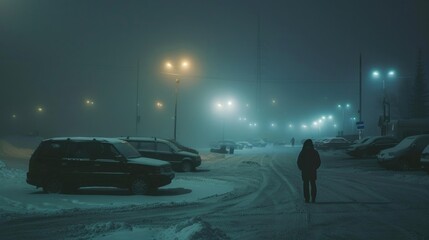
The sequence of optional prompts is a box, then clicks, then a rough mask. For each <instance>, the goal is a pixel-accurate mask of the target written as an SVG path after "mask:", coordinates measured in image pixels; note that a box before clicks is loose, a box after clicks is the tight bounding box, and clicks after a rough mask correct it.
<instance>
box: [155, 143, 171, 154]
mask: <svg viewBox="0 0 429 240" xmlns="http://www.w3.org/2000/svg"><path fill="white" fill-rule="evenodd" d="M156 150H157V151H158V152H171V148H170V146H169V145H168V144H166V143H162V142H159V143H158V145H157V149H156Z"/></svg>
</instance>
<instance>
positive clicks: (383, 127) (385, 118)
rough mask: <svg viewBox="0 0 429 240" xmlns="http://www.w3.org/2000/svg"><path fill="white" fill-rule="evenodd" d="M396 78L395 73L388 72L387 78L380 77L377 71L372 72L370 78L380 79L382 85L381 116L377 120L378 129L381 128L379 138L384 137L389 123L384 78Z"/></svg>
mask: <svg viewBox="0 0 429 240" xmlns="http://www.w3.org/2000/svg"><path fill="white" fill-rule="evenodd" d="M395 76H396V73H395V71H393V70H390V71H388V72H387V76H385V77H383V76H381V74H380V72H379V71H373V72H372V77H373V78H374V79H380V78H381V80H382V83H383V103H382V104H383V116H382V118H381V119H380V120H379V123H378V125H379V127H380V128H381V136H385V135H386V133H387V125H388V123H389V122H390V103H389V101H388V99H387V88H386V78H394V77H395Z"/></svg>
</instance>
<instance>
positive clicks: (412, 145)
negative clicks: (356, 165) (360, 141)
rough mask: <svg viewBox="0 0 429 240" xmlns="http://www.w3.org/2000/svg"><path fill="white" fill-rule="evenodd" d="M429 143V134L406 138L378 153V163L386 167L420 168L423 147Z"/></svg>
mask: <svg viewBox="0 0 429 240" xmlns="http://www.w3.org/2000/svg"><path fill="white" fill-rule="evenodd" d="M428 144H429V134H424V135H415V136H410V137H407V138H404V139H403V140H402V141H401V142H400V143H398V144H397V145H396V146H394V147H393V148H388V149H385V150H382V151H381V152H380V153H379V154H378V155H377V160H378V163H379V164H380V165H382V166H384V167H386V168H396V169H402V170H406V169H409V168H419V167H420V158H421V155H422V152H423V149H424V148H425V147H426V146H427V145H428Z"/></svg>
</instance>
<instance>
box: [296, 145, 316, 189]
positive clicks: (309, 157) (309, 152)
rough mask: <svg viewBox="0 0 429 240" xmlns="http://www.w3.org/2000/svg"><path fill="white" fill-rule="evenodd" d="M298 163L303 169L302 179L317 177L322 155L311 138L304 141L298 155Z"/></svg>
mask: <svg viewBox="0 0 429 240" xmlns="http://www.w3.org/2000/svg"><path fill="white" fill-rule="evenodd" d="M297 164H298V168H299V170H301V176H302V180H304V181H305V180H316V179H317V169H318V168H319V167H320V156H319V153H318V152H317V151H316V150H315V149H314V146H313V142H312V141H311V140H310V139H308V140H306V141H305V142H304V145H303V147H302V150H301V152H300V153H299V156H298V161H297Z"/></svg>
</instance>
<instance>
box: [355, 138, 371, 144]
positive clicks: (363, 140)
mask: <svg viewBox="0 0 429 240" xmlns="http://www.w3.org/2000/svg"><path fill="white" fill-rule="evenodd" d="M370 138H372V137H364V138H362V139H356V140H354V141H353V144H358V143H364V142H366V141H367V140H368V139H370Z"/></svg>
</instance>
